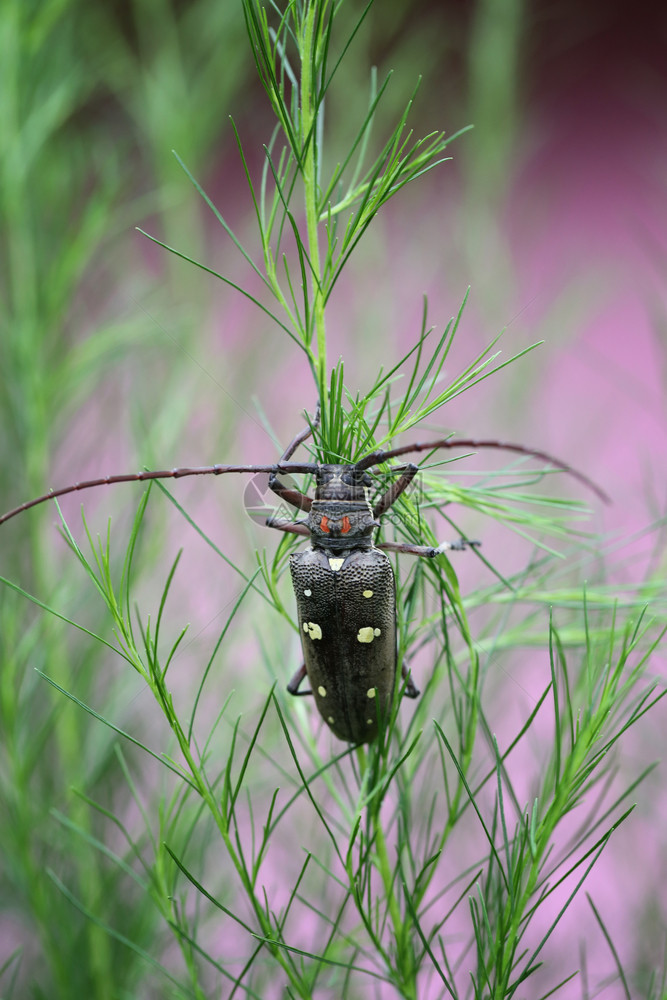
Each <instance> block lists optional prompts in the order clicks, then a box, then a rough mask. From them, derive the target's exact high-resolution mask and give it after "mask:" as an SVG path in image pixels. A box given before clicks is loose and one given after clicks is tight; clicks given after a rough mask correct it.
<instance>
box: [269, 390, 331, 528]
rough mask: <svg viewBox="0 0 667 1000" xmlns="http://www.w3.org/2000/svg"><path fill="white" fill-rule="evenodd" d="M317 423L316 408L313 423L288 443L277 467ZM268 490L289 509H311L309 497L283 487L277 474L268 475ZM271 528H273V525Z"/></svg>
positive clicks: (286, 459) (288, 457) (301, 442)
mask: <svg viewBox="0 0 667 1000" xmlns="http://www.w3.org/2000/svg"><path fill="white" fill-rule="evenodd" d="M319 422H320V408H319V406H318V407H317V410H316V411H315V419H314V420H313V423H312V424H309V425H308V426H307V427H304V429H303V430H302V431H299V433H298V434H297V435H296V437H295V438H293V440H292V441H290V443H289V444H288V445H287V447H286V448H285V451H284V452H283V453H282V455H281V456H280V459H279V461H278V463H277V464H278V465H281V464H282V463H283V462H287V461H289V459H290V458H291V457H292V455H293V454H294V452H295V451H296V449H297V448H298V447H299V445H300V444H303V442H304V441H306V440H307V439H308V438H309V437H310V435H311V434H312V433H313V429H314V428H315V427H317V426H318V424H319ZM269 489H270V490H273V492H274V493H275V494H277V496H279V497H280V499H281V500H284V501H285V503H288V504H289V505H290V506H291V507H296V508H297V510H305V511H309V510H310V508H311V505H312V502H313V501H312V500H311V498H310V497H309V496H306V494H305V493H300V492H299V490H293V489H289V488H288V487H287V486H283V484H282V483H281V482H280V480H279V479H278V473H276V472H271V473H269ZM267 524H268V521H267ZM273 527H275V525H273ZM298 534H301V532H298Z"/></svg>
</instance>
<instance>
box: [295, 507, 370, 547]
mask: <svg viewBox="0 0 667 1000" xmlns="http://www.w3.org/2000/svg"><path fill="white" fill-rule="evenodd" d="M376 527H377V522H376V520H375V518H374V517H373V511H372V510H371V506H370V504H369V503H368V501H367V500H364V501H359V500H313V505H312V507H311V508H310V512H309V514H308V529H309V531H310V540H311V543H312V545H313V546H314V547H315V548H317V549H326V550H327V551H328V552H343V551H345V550H347V549H370V548H372V547H373V540H372V534H373V531H374V529H375V528H376Z"/></svg>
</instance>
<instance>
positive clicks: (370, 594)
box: [364, 590, 373, 597]
mask: <svg viewBox="0 0 667 1000" xmlns="http://www.w3.org/2000/svg"><path fill="white" fill-rule="evenodd" d="M372 596H373V591H372V590H365V591H364V597H372Z"/></svg>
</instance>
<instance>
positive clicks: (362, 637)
mask: <svg viewBox="0 0 667 1000" xmlns="http://www.w3.org/2000/svg"><path fill="white" fill-rule="evenodd" d="M374 638H375V635H374V632H373V629H372V628H371V627H370V626H368V628H360V629H359V631H358V632H357V641H358V642H372V641H373V639H374Z"/></svg>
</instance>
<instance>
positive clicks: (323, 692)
mask: <svg viewBox="0 0 667 1000" xmlns="http://www.w3.org/2000/svg"><path fill="white" fill-rule="evenodd" d="M317 693H318V694H319V696H320V698H326V696H327V689H326V688H325V687H324V685H323V684H320V686H319V687H318V689H317Z"/></svg>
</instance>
